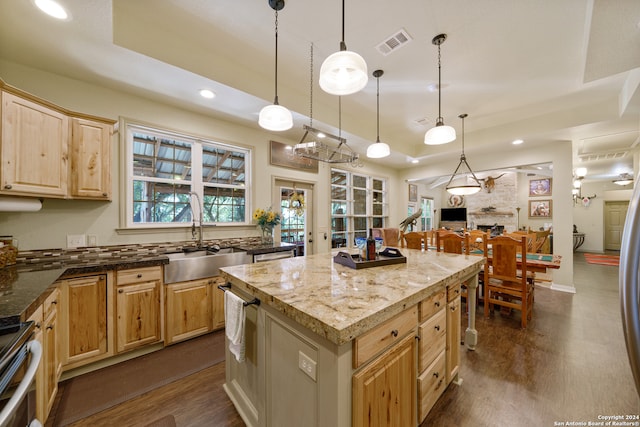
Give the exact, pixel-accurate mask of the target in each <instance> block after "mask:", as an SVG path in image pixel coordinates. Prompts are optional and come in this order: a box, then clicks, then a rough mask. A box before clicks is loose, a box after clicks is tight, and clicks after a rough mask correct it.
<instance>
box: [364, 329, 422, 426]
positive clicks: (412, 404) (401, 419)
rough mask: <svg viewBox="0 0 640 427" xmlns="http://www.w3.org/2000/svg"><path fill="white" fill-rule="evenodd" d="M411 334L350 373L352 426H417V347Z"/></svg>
mask: <svg viewBox="0 0 640 427" xmlns="http://www.w3.org/2000/svg"><path fill="white" fill-rule="evenodd" d="M415 346H416V344H415V337H414V335H413V334H409V335H407V336H406V337H405V338H404V339H402V341H400V342H398V343H397V344H396V345H394V346H392V347H391V348H390V349H389V350H387V351H386V352H385V353H383V354H382V355H381V356H380V357H379V358H377V359H375V360H374V361H372V362H371V363H370V364H368V365H366V366H365V367H364V368H363V369H362V370H360V371H359V372H357V373H356V374H354V376H353V408H352V409H353V425H354V426H380V427H383V426H384V427H387V426H388V427H392V426H397V427H405V426H413V425H416V399H417V392H416V387H417V386H416V383H417V381H416V356H415V355H416V348H415Z"/></svg>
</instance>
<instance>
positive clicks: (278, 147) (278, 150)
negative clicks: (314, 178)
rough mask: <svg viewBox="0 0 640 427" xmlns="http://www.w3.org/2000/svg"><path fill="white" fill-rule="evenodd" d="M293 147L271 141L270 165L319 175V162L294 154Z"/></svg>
mask: <svg viewBox="0 0 640 427" xmlns="http://www.w3.org/2000/svg"><path fill="white" fill-rule="evenodd" d="M292 148H293V147H292V146H291V145H288V144H283V143H282V142H278V141H269V163H270V164H272V165H273V166H280V167H284V168H290V169H297V170H302V171H305V172H312V173H318V160H314V159H307V158H306V157H300V156H296V155H294V154H293V151H292Z"/></svg>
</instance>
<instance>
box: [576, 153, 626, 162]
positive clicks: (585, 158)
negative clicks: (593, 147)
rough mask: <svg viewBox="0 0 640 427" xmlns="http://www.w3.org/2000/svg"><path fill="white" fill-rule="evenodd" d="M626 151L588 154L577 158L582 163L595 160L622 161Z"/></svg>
mask: <svg viewBox="0 0 640 427" xmlns="http://www.w3.org/2000/svg"><path fill="white" fill-rule="evenodd" d="M627 153H628V151H612V152H609V153H589V154H580V155H579V156H578V158H579V159H580V160H581V161H583V162H592V161H596V160H613V159H622V158H623V157H625V156H626V155H627Z"/></svg>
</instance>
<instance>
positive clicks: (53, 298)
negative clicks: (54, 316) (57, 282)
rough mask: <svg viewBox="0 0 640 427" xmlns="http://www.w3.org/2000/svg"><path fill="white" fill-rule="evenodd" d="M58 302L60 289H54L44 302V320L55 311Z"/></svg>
mask: <svg viewBox="0 0 640 427" xmlns="http://www.w3.org/2000/svg"><path fill="white" fill-rule="evenodd" d="M59 302H60V289H57V288H56V289H54V290H53V292H51V294H50V295H49V296H48V297H47V299H45V300H44V304H43V305H42V307H43V315H44V319H46V318H47V317H49V314H51V313H52V312H53V311H54V310H57V306H58V303H59Z"/></svg>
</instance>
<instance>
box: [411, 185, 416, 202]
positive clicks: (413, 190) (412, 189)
mask: <svg viewBox="0 0 640 427" xmlns="http://www.w3.org/2000/svg"><path fill="white" fill-rule="evenodd" d="M409 201H410V202H417V201H418V186H417V185H416V184H409Z"/></svg>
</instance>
